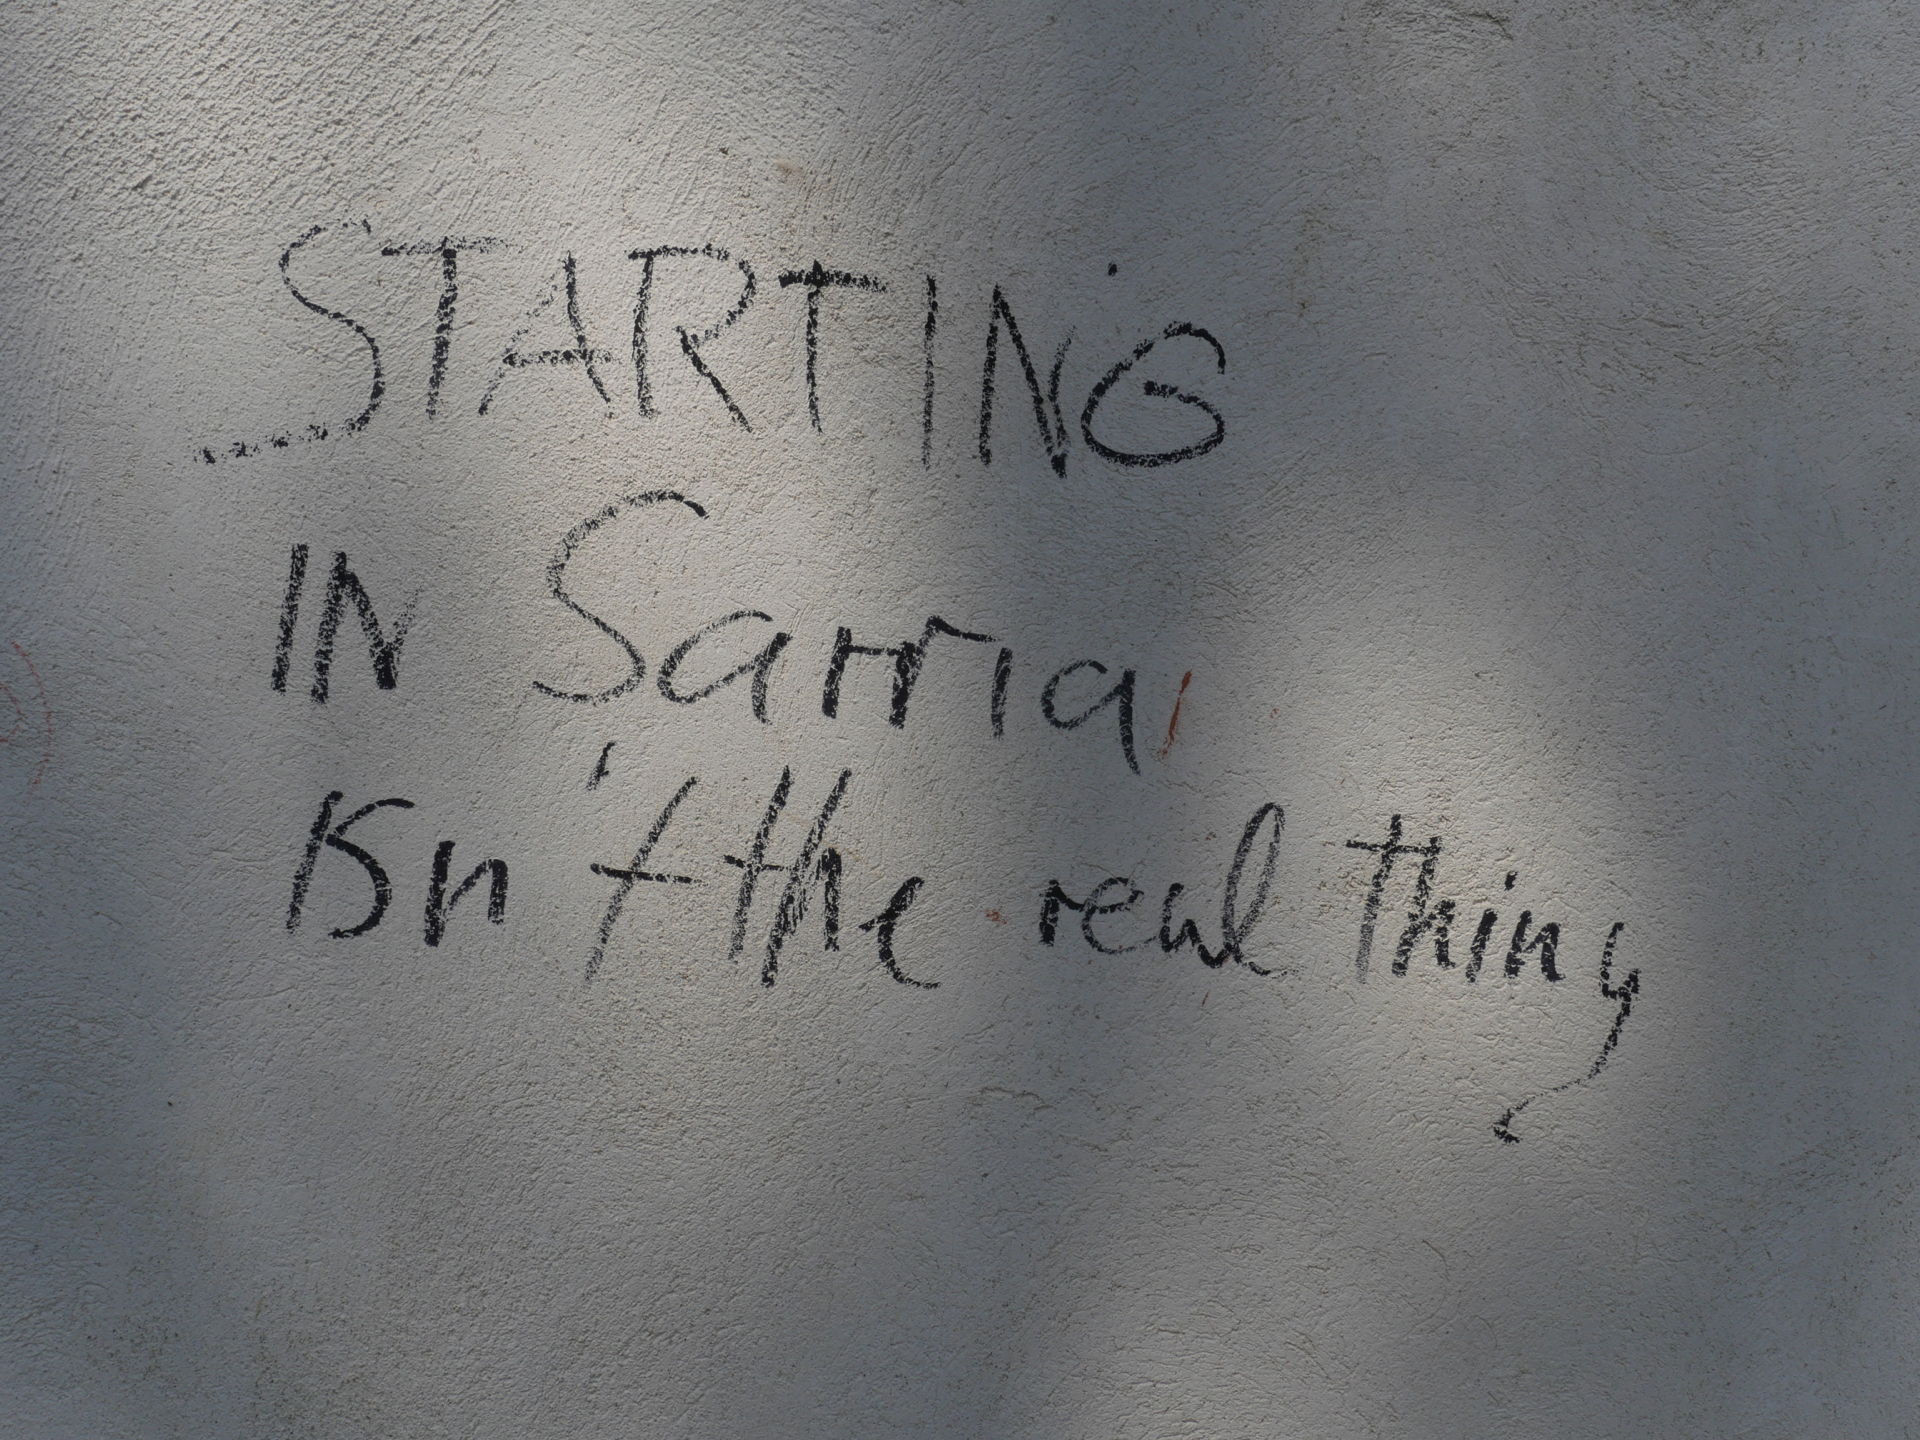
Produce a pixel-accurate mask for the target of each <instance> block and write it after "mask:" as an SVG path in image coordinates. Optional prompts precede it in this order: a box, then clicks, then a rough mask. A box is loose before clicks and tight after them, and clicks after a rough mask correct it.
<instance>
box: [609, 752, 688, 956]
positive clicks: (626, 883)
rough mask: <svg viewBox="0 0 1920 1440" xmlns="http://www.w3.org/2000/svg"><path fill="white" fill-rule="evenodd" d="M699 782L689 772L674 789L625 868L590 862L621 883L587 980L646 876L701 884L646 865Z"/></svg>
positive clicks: (662, 882)
mask: <svg viewBox="0 0 1920 1440" xmlns="http://www.w3.org/2000/svg"><path fill="white" fill-rule="evenodd" d="M698 783H699V777H698V776H696V775H689V776H688V777H687V779H686V781H685V783H683V784H682V785H681V786H680V788H679V789H678V790H676V791H674V792H673V798H672V799H671V800H669V801H667V803H666V804H665V805H664V806H663V807H661V810H660V814H659V817H658V818H657V819H655V820H654V822H653V828H652V829H651V830H649V831H647V838H646V839H645V840H642V841H641V842H640V848H639V849H638V850H636V851H634V852H633V863H632V864H630V865H628V866H627V867H626V868H625V869H623V870H622V869H615V868H614V867H613V866H611V865H597V864H596V865H590V866H588V868H589V869H590V870H592V871H593V873H594V874H596V875H605V876H608V877H609V878H611V879H614V880H618V881H619V882H620V883H619V884H618V885H617V886H615V887H614V892H613V898H612V899H610V900H609V901H607V911H606V914H605V915H603V916H601V918H600V934H599V938H597V939H596V940H595V941H594V944H593V953H592V954H591V955H589V956H588V957H587V981H588V983H589V984H591V983H592V981H593V977H594V975H595V973H597V972H598V971H599V969H600V963H601V961H603V960H605V959H606V955H607V941H608V940H609V939H610V938H612V935H613V927H614V924H615V923H616V922H617V921H618V920H619V919H620V912H621V910H622V909H624V908H625V907H626V903H627V896H629V895H630V894H632V893H633V887H634V886H635V885H637V884H639V883H640V882H641V881H642V880H648V881H652V882H653V883H655V884H660V885H698V884H699V883H700V882H699V881H698V880H695V879H694V878H693V877H692V876H690V875H663V874H653V873H650V872H648V871H647V870H646V869H644V868H643V867H644V866H645V865H646V863H647V860H648V859H649V857H651V856H652V854H653V847H654V846H656V845H658V844H659V843H660V837H661V836H662V835H664V834H666V833H667V826H668V825H670V824H672V823H673V812H674V811H676V810H678V809H679V808H680V802H681V801H682V800H684V799H686V798H687V792H688V791H690V790H692V789H693V787H694V786H695V785H696V784H698Z"/></svg>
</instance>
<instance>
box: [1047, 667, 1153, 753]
mask: <svg viewBox="0 0 1920 1440" xmlns="http://www.w3.org/2000/svg"><path fill="white" fill-rule="evenodd" d="M1081 670H1091V671H1093V673H1094V674H1096V675H1104V674H1106V673H1107V667H1106V666H1104V665H1102V664H1101V663H1100V662H1099V661H1098V660H1076V661H1074V662H1073V664H1071V665H1069V666H1067V667H1066V668H1065V669H1063V670H1057V671H1055V672H1054V675H1053V678H1052V679H1051V680H1049V681H1047V683H1046V688H1045V689H1043V690H1041V692H1040V713H1041V714H1042V715H1044V716H1046V717H1047V723H1048V724H1049V725H1051V726H1053V728H1054V729H1056V730H1076V729H1078V728H1079V727H1080V726H1082V725H1084V724H1086V723H1087V721H1089V720H1091V719H1092V718H1093V717H1094V716H1095V715H1098V714H1099V713H1100V712H1101V711H1102V710H1104V709H1106V708H1107V706H1109V705H1117V706H1118V707H1119V716H1120V750H1121V753H1122V754H1124V755H1125V756H1126V757H1127V768H1128V769H1129V770H1131V771H1133V773H1134V774H1136V775H1138V774H1139V773H1140V761H1139V760H1138V759H1137V758H1135V756H1134V753H1133V671H1131V670H1125V671H1122V672H1121V675H1120V680H1119V683H1118V684H1116V685H1115V686H1114V687H1113V688H1112V689H1111V690H1109V691H1107V693H1106V694H1104V695H1102V696H1101V697H1100V698H1099V699H1098V700H1095V701H1094V702H1093V703H1092V704H1091V705H1089V706H1087V708H1086V709H1084V710H1082V711H1081V712H1080V713H1079V714H1078V715H1068V716H1065V717H1063V716H1062V715H1061V714H1060V712H1059V710H1058V709H1056V708H1055V706H1054V699H1055V697H1056V696H1057V695H1058V694H1059V692H1060V685H1061V682H1063V681H1065V680H1066V679H1067V678H1068V677H1069V676H1072V675H1074V674H1077V673H1078V672H1079V671H1081Z"/></svg>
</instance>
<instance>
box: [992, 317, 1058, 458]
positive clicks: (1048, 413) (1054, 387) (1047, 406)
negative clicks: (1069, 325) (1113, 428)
mask: <svg viewBox="0 0 1920 1440" xmlns="http://www.w3.org/2000/svg"><path fill="white" fill-rule="evenodd" d="M1002 320H1005V321H1006V322H1007V338H1008V339H1009V340H1011V341H1012V342H1013V351H1014V354H1015V355H1017V356H1019V358H1020V370H1021V373H1022V374H1024V375H1025V376H1026V380H1027V393H1028V394H1029V395H1030V396H1032V398H1033V420H1034V424H1035V425H1037V426H1039V428H1040V443H1041V444H1042V445H1043V446H1045V447H1046V452H1047V459H1048V461H1049V462H1050V463H1051V464H1052V465H1053V473H1054V474H1056V475H1064V474H1066V473H1067V424H1066V421H1065V420H1063V419H1061V417H1060V367H1061V366H1063V365H1065V364H1066V363H1067V347H1068V346H1069V345H1071V344H1072V343H1073V337H1072V336H1071V335H1069V336H1068V337H1067V338H1066V339H1064V340H1062V341H1061V342H1060V348H1059V349H1058V350H1057V351H1055V352H1054V356H1053V369H1052V371H1051V372H1049V374H1048V376H1047V389H1046V392H1045V394H1044V395H1043V394H1042V393H1041V390H1040V376H1039V374H1038V373H1037V372H1036V371H1035V370H1034V368H1033V359H1032V357H1031V356H1030V355H1028V354H1027V344H1026V341H1024V340H1022V339H1021V338H1020V326H1019V325H1018V324H1017V323H1016V322H1015V320H1014V318H1013V310H1012V308H1011V307H1010V306H1009V305H1008V304H1007V298H1006V296H1005V295H1003V294H1001V293H1000V287H999V286H998V285H996V286H994V287H993V301H992V303H991V305H990V306H989V308H988V311H987V357H986V360H985V362H984V363H983V364H982V366H981V369H980V463H981V464H982V465H991V464H992V463H993V391H994V371H995V369H996V368H997V367H998V365H999V357H1000V322H1001V321H1002Z"/></svg>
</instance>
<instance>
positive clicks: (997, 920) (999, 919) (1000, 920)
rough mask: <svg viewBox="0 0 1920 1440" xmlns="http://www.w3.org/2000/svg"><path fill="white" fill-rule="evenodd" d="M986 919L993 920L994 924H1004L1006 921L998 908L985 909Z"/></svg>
mask: <svg viewBox="0 0 1920 1440" xmlns="http://www.w3.org/2000/svg"><path fill="white" fill-rule="evenodd" d="M987 919H989V920H991V921H993V923H994V924H996V925H1004V924H1006V923H1007V917H1006V916H1004V915H1002V914H1001V913H1000V912H999V911H998V910H989V911H987Z"/></svg>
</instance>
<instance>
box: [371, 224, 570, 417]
mask: <svg viewBox="0 0 1920 1440" xmlns="http://www.w3.org/2000/svg"><path fill="white" fill-rule="evenodd" d="M505 248H506V242H505V241H504V240H495V239H490V238H485V237H482V238H480V239H474V240H456V239H455V238H454V237H453V236H451V235H449V236H447V237H445V238H444V239H442V240H440V241H438V242H437V243H435V242H428V243H425V244H416V245H388V246H385V247H383V248H382V249H381V251H380V253H381V254H382V255H438V256H439V257H440V304H439V306H438V307H437V308H436V310H435V312H434V323H433V368H432V370H431V371H430V372H429V373H428V375H427V418H428V419H432V418H433V417H434V416H436V415H438V414H439V413H440V386H441V384H442V383H443V382H444V381H445V380H446V378H447V356H448V354H449V353H450V351H451V350H452V348H453V315H454V308H455V306H456V305H458V303H459V300H460V252H461V251H462V250H473V251H477V252H479V253H481V254H487V253H489V252H491V251H495V250H502V249H505ZM576 313H577V312H576ZM489 393H491V391H489ZM482 408H483V409H484V408H485V407H484V406H483V407H482Z"/></svg>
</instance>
